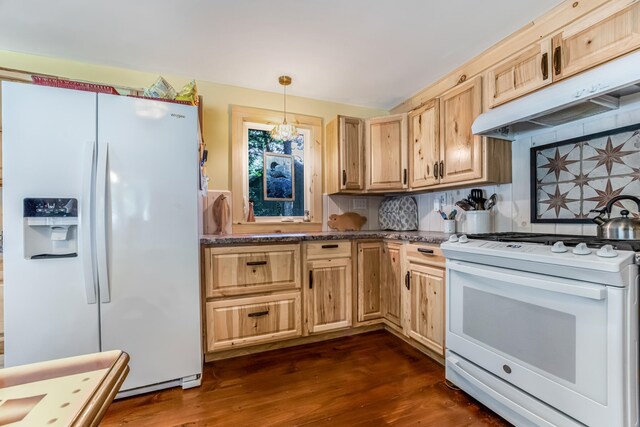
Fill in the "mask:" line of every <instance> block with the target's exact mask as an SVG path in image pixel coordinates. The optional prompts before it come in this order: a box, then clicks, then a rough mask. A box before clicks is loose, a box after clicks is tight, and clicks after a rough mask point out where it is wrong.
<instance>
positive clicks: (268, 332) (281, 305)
mask: <svg viewBox="0 0 640 427" xmlns="http://www.w3.org/2000/svg"><path fill="white" fill-rule="evenodd" d="M206 317H207V351H215V350H221V349H228V348H231V347H243V346H249V345H253V344H258V343H262V342H268V341H277V340H280V339H284V338H291V337H297V336H300V335H301V334H302V320H301V319H302V314H301V310H300V292H292V293H288V294H280V295H269V296H262V297H250V298H240V299H234V300H225V301H213V302H207V304H206Z"/></svg>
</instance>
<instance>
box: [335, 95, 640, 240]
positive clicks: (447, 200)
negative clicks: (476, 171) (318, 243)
mask: <svg viewBox="0 0 640 427" xmlns="http://www.w3.org/2000/svg"><path fill="white" fill-rule="evenodd" d="M636 123H640V95H633V96H629V97H627V98H625V99H623V100H622V102H621V106H620V108H619V109H618V110H615V111H611V112H608V113H605V114H601V115H599V116H597V117H595V118H588V119H584V120H581V121H578V122H573V123H570V124H567V125H563V126H557V127H555V128H550V129H548V130H547V129H545V130H542V131H537V132H535V133H531V134H528V135H526V136H522V137H521V138H519V139H518V140H516V141H514V142H513V146H512V154H513V180H512V183H511V184H502V185H489V186H473V187H468V188H464V189H457V190H448V191H442V192H435V193H424V194H417V195H415V198H416V201H417V202H418V215H419V217H420V230H422V231H442V218H441V217H440V215H439V214H438V213H437V212H434V211H433V202H434V200H436V199H440V200H441V201H442V202H443V208H442V210H443V211H444V212H446V213H449V212H451V210H452V209H453V208H454V207H455V202H456V201H458V200H460V199H461V198H464V197H466V196H467V195H468V194H469V190H470V188H481V189H483V190H484V193H485V197H489V196H490V195H491V194H493V193H496V194H497V196H498V204H497V205H496V208H494V209H493V229H494V231H521V232H534V233H558V234H584V235H595V234H596V226H595V224H584V225H583V224H531V222H530V219H531V201H530V199H531V193H530V192H531V190H530V180H529V175H530V163H529V160H530V159H529V157H530V151H529V150H530V149H531V147H532V146H533V147H537V146H541V145H546V144H552V143H554V142H558V141H563V140H566V139H570V138H576V137H579V136H584V135H589V134H593V133H596V132H602V131H606V130H610V129H615V128H619V127H622V126H629V125H632V124H636ZM639 166H640V165H639ZM351 199H353V197H349V196H329V197H326V196H325V200H327V202H326V205H325V206H328V209H327V208H326V207H325V215H330V214H331V213H342V212H345V211H348V210H353V209H350V205H349V203H350V200H351ZM371 199H373V198H371ZM376 199H377V198H376ZM378 200H381V199H378ZM376 204H379V201H374V202H370V204H369V216H372V212H371V211H372V210H373V209H374V207H375V206H376ZM457 210H458V212H459V214H458V215H459V220H458V223H457V231H458V232H466V231H467V224H466V218H465V214H464V212H463V211H462V210H461V209H460V208H457ZM375 216H376V220H375V221H369V224H368V225H369V228H367V229H374V228H371V227H373V226H375V227H377V215H375ZM325 223H326V221H325Z"/></svg>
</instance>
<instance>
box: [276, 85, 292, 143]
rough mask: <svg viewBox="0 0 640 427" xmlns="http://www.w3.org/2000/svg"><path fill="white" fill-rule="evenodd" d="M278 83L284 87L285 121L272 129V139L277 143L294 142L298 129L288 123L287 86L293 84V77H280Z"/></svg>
mask: <svg viewBox="0 0 640 427" xmlns="http://www.w3.org/2000/svg"><path fill="white" fill-rule="evenodd" d="M278 82H279V83H280V84H281V85H282V86H283V87H284V121H283V122H282V124H279V125H276V126H274V127H273V129H271V138H273V139H274V140H276V141H292V140H294V139H295V138H296V137H297V136H298V129H296V127H295V125H292V124H289V123H287V86H289V85H290V84H291V77H289V76H280V77H278Z"/></svg>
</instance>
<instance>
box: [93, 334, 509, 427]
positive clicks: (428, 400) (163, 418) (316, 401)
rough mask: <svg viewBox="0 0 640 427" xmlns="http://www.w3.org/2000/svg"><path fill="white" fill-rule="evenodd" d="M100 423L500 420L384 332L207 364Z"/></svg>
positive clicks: (117, 408)
mask: <svg viewBox="0 0 640 427" xmlns="http://www.w3.org/2000/svg"><path fill="white" fill-rule="evenodd" d="M101 425H103V426H118V425H132V426H233V427H241V426H383V425H395V426H405V425H420V426H438V427H443V426H508V425H509V424H508V423H506V422H505V421H504V420H502V419H501V418H499V417H498V416H497V415H495V414H494V413H492V412H491V411H490V410H488V409H487V408H485V407H484V406H482V405H481V404H479V403H478V402H476V401H474V400H472V399H471V398H469V397H468V396H467V395H466V394H464V393H463V392H461V391H455V390H452V389H450V388H449V387H447V385H446V384H445V382H444V368H443V367H442V366H441V365H439V364H438V363H436V362H435V361H433V360H432V359H430V358H428V357H427V356H425V355H423V354H422V353H420V352H419V351H417V350H415V349H413V348H412V347H411V346H409V345H407V344H406V343H404V342H403V341H401V340H400V339H398V338H396V337H394V336H393V335H391V334H389V333H388V332H385V331H376V332H370V333H367V334H362V335H356V336H353V337H347V338H340V339H336V340H332V341H325V342H321V343H315V344H310V345H305V346H300V347H293V348H288V349H282V350H274V351H269V352H266V353H261V354H255V355H250V356H243V357H239V358H235V359H227V360H220V361H215V362H211V363H207V364H206V365H205V368H204V376H203V382H202V386H201V387H199V388H195V389H191V390H182V389H180V388H174V389H170V390H165V391H162V392H156V393H150V394H147V395H143V396H136V397H132V398H128V399H123V400H118V401H116V402H114V403H113V404H112V406H111V407H110V408H109V410H108V412H107V415H106V416H105V419H104V420H103V423H102V424H101Z"/></svg>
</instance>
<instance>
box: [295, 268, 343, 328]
mask: <svg viewBox="0 0 640 427" xmlns="http://www.w3.org/2000/svg"><path fill="white" fill-rule="evenodd" d="M306 271H307V278H306V286H305V322H306V325H307V330H308V332H309V333H310V334H313V333H319V332H327V331H332V330H335V329H341V328H348V327H350V326H351V324H352V318H351V274H352V273H351V258H334V259H326V260H316V261H309V262H308V263H307V269H306Z"/></svg>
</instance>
